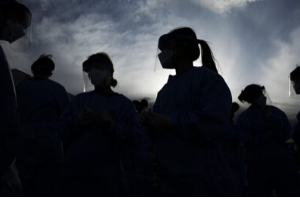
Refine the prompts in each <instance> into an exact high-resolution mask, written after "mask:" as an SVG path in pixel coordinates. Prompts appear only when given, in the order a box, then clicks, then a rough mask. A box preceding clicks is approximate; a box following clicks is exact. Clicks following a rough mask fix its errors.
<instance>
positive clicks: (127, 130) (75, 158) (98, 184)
mask: <svg viewBox="0 0 300 200" xmlns="http://www.w3.org/2000/svg"><path fill="white" fill-rule="evenodd" d="M83 71H84V73H87V75H88V77H89V79H90V81H91V83H92V84H93V86H94V90H92V91H89V92H85V93H81V94H78V95H77V96H75V97H74V98H73V99H72V101H71V103H70V106H69V107H68V108H67V109H66V110H65V112H64V113H63V114H62V116H61V118H60V127H59V136H60V138H61V139H62V141H63V143H64V144H67V145H68V149H67V151H66V153H65V159H64V181H63V185H62V188H61V190H60V193H59V194H60V196H127V195H128V185H127V179H126V174H125V171H124V166H123V158H124V152H125V151H128V149H131V148H133V149H134V148H138V144H137V143H136V142H135V141H138V138H139V137H140V136H141V137H142V133H141V132H140V125H139V124H138V123H137V117H138V114H137V112H136V111H135V109H134V105H133V103H132V102H131V101H130V100H129V99H128V98H126V97H125V96H124V95H122V94H118V93H116V92H114V91H113V90H112V89H111V87H115V86H116V85H117V81H116V80H115V79H114V78H113V74H114V65H113V63H112V61H111V59H110V57H109V56H108V55H107V54H106V53H103V52H102V53H96V54H93V55H91V56H90V57H89V58H88V59H87V60H86V61H85V62H84V63H83ZM135 145H136V146H135Z"/></svg>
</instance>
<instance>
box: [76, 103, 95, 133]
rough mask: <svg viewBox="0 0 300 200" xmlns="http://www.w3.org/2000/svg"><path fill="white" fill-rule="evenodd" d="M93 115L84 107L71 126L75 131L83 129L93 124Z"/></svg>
mask: <svg viewBox="0 0 300 200" xmlns="http://www.w3.org/2000/svg"><path fill="white" fill-rule="evenodd" d="M94 116H95V113H94V111H92V110H91V109H89V108H87V107H85V108H84V109H82V110H81V111H80V112H79V113H78V115H77V116H76V117H75V119H74V121H73V125H74V127H75V128H76V129H80V128H84V127H86V126H89V125H91V124H93V123H94V122H95V118H94Z"/></svg>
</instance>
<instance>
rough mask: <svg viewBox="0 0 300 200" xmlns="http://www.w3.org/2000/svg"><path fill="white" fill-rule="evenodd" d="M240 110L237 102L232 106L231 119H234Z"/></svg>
mask: <svg viewBox="0 0 300 200" xmlns="http://www.w3.org/2000/svg"><path fill="white" fill-rule="evenodd" d="M239 109H240V105H239V104H238V103H236V102H233V103H232V104H231V119H233V118H234V114H235V113H236V112H237V111H238V110H239Z"/></svg>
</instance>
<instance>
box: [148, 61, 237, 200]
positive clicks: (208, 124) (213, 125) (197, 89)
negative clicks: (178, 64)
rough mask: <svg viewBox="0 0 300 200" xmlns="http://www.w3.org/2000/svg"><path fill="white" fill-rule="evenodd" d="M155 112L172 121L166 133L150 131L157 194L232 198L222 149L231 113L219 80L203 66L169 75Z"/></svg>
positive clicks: (227, 98)
mask: <svg viewBox="0 0 300 200" xmlns="http://www.w3.org/2000/svg"><path fill="white" fill-rule="evenodd" d="M153 111H154V112H157V113H160V114H164V115H168V116H170V119H171V123H172V129H171V130H170V131H164V132H159V131H156V132H155V133H154V134H155V135H154V140H155V145H156V152H157V153H156V155H157V176H158V185H159V189H160V192H161V195H162V196H235V194H233V193H234V192H235V191H236V187H235V186H233V185H234V183H233V182H232V173H231V171H230V169H229V167H228V163H227V161H226V160H225V157H224V155H223V148H222V140H223V139H224V137H225V131H226V129H227V125H228V122H229V118H230V114H231V94H230V91H229V88H228V86H227V84H226V83H225V81H224V80H223V78H222V77H221V76H219V75H218V74H217V73H215V72H213V71H211V70H209V69H207V68H205V67H193V68H191V69H189V70H188V71H186V72H185V73H184V74H182V75H181V76H180V77H178V78H177V77H176V76H169V79H168V82H167V83H166V84H165V85H164V87H163V88H162V89H161V90H160V91H159V93H158V95H157V99H156V102H155V104H154V107H153ZM226 186H228V187H229V188H226ZM232 192H233V193H232Z"/></svg>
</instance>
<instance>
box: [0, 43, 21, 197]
mask: <svg viewBox="0 0 300 200" xmlns="http://www.w3.org/2000/svg"><path fill="white" fill-rule="evenodd" d="M0 83H1V86H2V89H1V93H0V110H1V111H0V121H1V124H0V160H1V161H0V196H7V197H8V196H14V197H16V196H21V193H22V188H21V182H20V180H19V178H18V176H17V171H16V169H15V162H14V161H15V158H16V151H17V146H18V145H17V144H18V137H19V136H20V130H19V125H20V121H19V114H18V105H17V98H16V93H15V87H14V82H13V78H12V75H11V71H10V67H9V64H8V62H7V59H6V56H5V53H4V51H3V49H2V46H1V45H0Z"/></svg>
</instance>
